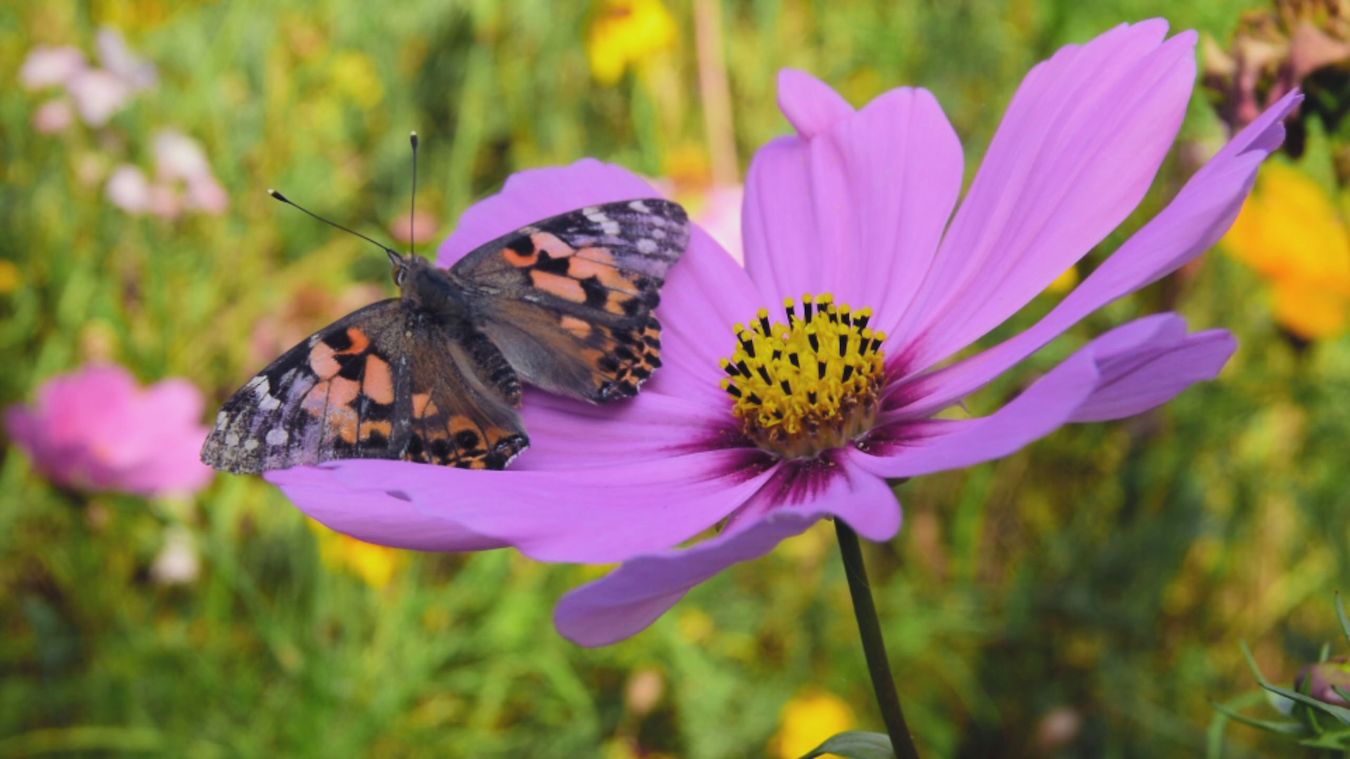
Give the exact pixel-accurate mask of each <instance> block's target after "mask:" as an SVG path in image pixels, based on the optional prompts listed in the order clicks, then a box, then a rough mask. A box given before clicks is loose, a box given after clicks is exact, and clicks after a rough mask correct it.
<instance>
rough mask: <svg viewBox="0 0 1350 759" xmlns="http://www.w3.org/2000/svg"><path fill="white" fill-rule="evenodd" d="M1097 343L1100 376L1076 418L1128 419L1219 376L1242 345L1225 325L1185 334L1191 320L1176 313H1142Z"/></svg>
mask: <svg viewBox="0 0 1350 759" xmlns="http://www.w3.org/2000/svg"><path fill="white" fill-rule="evenodd" d="M1093 343H1094V344H1095V350H1096V352H1097V368H1098V371H1099V372H1101V379H1100V380H1099V381H1098V383H1097V388H1096V390H1094V391H1093V393H1092V395H1091V396H1089V397H1088V399H1087V400H1086V401H1084V403H1083V405H1081V406H1079V407H1078V410H1077V411H1075V412H1074V413H1073V416H1072V417H1071V418H1070V421H1073V422H1101V421H1107V420H1110V419H1123V418H1125V417H1127V416H1134V415H1135V414H1139V413H1142V412H1144V411H1148V410H1149V409H1151V408H1155V407H1157V406H1161V405H1162V404H1164V403H1166V402H1167V401H1170V400H1172V398H1174V397H1176V396H1177V395H1179V394H1180V393H1181V391H1183V390H1185V389H1186V388H1188V387H1190V386H1191V385H1193V384H1195V383H1197V382H1203V381H1206V380H1211V379H1214V378H1215V377H1217V376H1218V374H1219V370H1221V369H1223V365H1224V364H1225V363H1227V362H1228V359H1229V358H1230V357H1231V356H1232V355H1233V351H1234V350H1236V349H1237V340H1236V339H1234V338H1233V335H1232V333H1230V332H1228V331H1226V330H1221V329H1215V330H1209V331H1206V332H1199V333H1196V334H1194V335H1188V334H1186V322H1185V320H1183V319H1182V318H1181V317H1179V316H1177V315H1176V314H1155V315H1153V316H1149V317H1145V318H1143V319H1138V320H1136V321H1133V322H1130V323H1129V324H1125V325H1123V326H1120V327H1117V328H1115V329H1113V330H1111V331H1110V332H1107V333H1106V334H1104V335H1102V336H1101V337H1099V338H1097V339H1096V340H1094V341H1093Z"/></svg>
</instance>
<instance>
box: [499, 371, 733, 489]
mask: <svg viewBox="0 0 1350 759" xmlns="http://www.w3.org/2000/svg"><path fill="white" fill-rule="evenodd" d="M664 372H665V369H664V368H663V369H662V370H661V372H658V374H657V376H661V375H662V373H664ZM718 400H719V401H721V402H719V403H718V404H716V405H710V404H708V403H705V402H696V401H690V400H687V399H685V398H681V397H679V396H673V395H666V394H664V393H661V392H659V391H658V390H656V389H653V388H652V387H650V383H649V386H644V387H643V389H642V392H641V393H639V394H638V395H637V397H636V398H633V399H631V400H626V401H619V402H617V403H609V404H605V405H603V406H596V405H592V404H588V403H582V402H580V401H575V400H571V399H568V398H562V397H560V396H556V395H550V394H549V393H545V392H542V391H537V390H527V391H526V393H525V401H524V403H523V404H522V417H523V419H524V422H525V429H527V430H529V434H530V447H529V449H527V450H526V451H525V453H523V454H521V456H520V458H519V459H518V460H517V461H516V462H515V463H514V464H512V467H511V468H512V469H515V470H522V469H541V470H543V469H552V470H561V471H566V470H570V469H576V468H582V467H609V466H611V465H612V464H613V462H614V461H617V460H623V461H642V460H647V459H656V458H662V457H666V456H673V455H677V454H680V453H686V452H688V451H689V450H690V448H691V446H693V445H696V444H697V441H700V440H707V441H711V440H716V439H718V438H725V437H727V436H728V429H729V428H731V427H732V426H733V424H734V423H733V420H732V416H731V410H730V408H729V407H728V406H729V404H728V403H727V402H726V401H725V398H722V399H718ZM583 428H584V430H585V434H580V435H579V434H578V431H579V430H582V429H583Z"/></svg>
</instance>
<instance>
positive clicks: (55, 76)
mask: <svg viewBox="0 0 1350 759" xmlns="http://www.w3.org/2000/svg"><path fill="white" fill-rule="evenodd" d="M86 66H87V64H86V63H85V60H84V53H82V52H80V51H79V49H78V48H74V47H70V46H63V47H48V46H46V45H38V46H37V47H35V48H33V49H32V50H31V51H29V53H28V57H27V58H25V59H24V61H23V67H22V68H20V69H19V82H20V83H21V84H23V86H24V87H26V88H28V89H30V90H40V89H42V88H43V87H55V86H59V85H64V84H66V83H68V82H69V81H70V80H71V78H72V77H74V76H75V75H76V74H78V73H80V72H81V71H84V70H85V68H86Z"/></svg>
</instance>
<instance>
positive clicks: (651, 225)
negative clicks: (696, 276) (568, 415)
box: [450, 199, 689, 403]
mask: <svg viewBox="0 0 1350 759" xmlns="http://www.w3.org/2000/svg"><path fill="white" fill-rule="evenodd" d="M688 242H689V222H688V218H687V216H686V215H685V212H684V209H683V208H681V207H680V206H679V205H677V204H675V203H671V202H669V201H666V200H658V199H644V200H633V201H623V202H619V203H608V204H605V205H599V206H591V207H587V208H583V209H580V210H577V211H573V212H570V213H566V214H562V215H560V216H555V217H552V218H549V219H546V220H544V221H540V222H537V223H535V224H531V225H530V226H527V227H524V228H522V229H520V230H517V231H516V232H513V233H512V234H510V235H506V236H504V237H501V238H498V239H497V240H494V241H492V242H490V243H488V244H486V245H484V246H482V247H480V248H477V249H476V250H474V251H472V252H470V253H469V254H468V255H467V256H465V257H464V259H463V260H461V261H460V262H459V263H457V264H455V266H454V267H452V268H451V270H450V271H451V274H452V275H453V276H454V277H455V278H456V279H457V280H458V281H459V282H460V283H461V284H462V285H463V287H464V289H465V290H466V292H468V293H470V295H471V296H474V297H475V299H474V307H475V312H476V316H477V319H478V322H479V326H480V328H481V329H482V330H483V332H484V333H485V334H486V335H487V336H488V337H489V338H491V339H492V341H493V342H494V343H495V344H496V345H497V347H498V348H500V349H501V351H502V353H503V354H504V355H505V356H506V358H507V360H508V361H509V362H510V363H511V365H512V366H514V367H515V368H516V370H517V371H518V372H520V375H521V378H522V379H524V380H525V381H527V382H529V383H531V384H533V385H536V386H539V387H541V388H543V389H545V390H549V391H552V392H555V393H560V394H563V395H568V396H571V397H574V398H580V399H583V400H587V401H591V402H593V403H594V402H605V401H610V400H616V399H619V398H627V397H629V396H632V395H634V394H636V393H637V391H638V387H639V386H640V385H641V384H642V382H643V381H645V380H646V379H647V377H649V376H650V375H651V373H652V372H653V371H654V370H655V369H656V368H657V367H659V366H660V365H661V359H660V353H661V326H660V324H659V323H658V322H657V321H656V319H655V318H654V317H653V316H652V309H654V308H655V307H656V305H657V303H658V302H659V300H660V295H659V290H660V287H661V285H662V284H663V283H664V281H665V276H666V272H667V271H668V270H669V268H670V266H671V265H672V264H674V263H675V261H676V260H678V259H679V257H680V255H681V254H682V253H683V252H684V250H685V248H686V246H687V245H688Z"/></svg>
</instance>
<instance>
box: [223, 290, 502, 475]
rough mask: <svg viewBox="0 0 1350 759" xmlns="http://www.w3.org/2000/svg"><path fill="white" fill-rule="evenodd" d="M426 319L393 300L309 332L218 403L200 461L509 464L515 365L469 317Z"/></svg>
mask: <svg viewBox="0 0 1350 759" xmlns="http://www.w3.org/2000/svg"><path fill="white" fill-rule="evenodd" d="M427 322H428V319H427V316H426V314H423V313H420V312H418V311H416V310H415V309H412V308H410V307H409V306H408V305H407V304H406V303H405V302H403V301H401V300H398V299H392V300H386V301H381V302H379V303H375V304H372V305H370V306H367V307H366V308H363V309H361V310H359V311H356V312H354V313H352V314H350V315H348V316H346V317H344V318H343V319H340V320H339V321H337V322H335V323H334V324H332V325H330V326H328V327H326V328H324V329H323V330H320V331H319V332H317V333H315V334H314V335H312V336H310V337H309V338H308V339H307V340H305V341H304V342H302V343H300V344H299V345H297V346H295V347H294V348H292V349H291V350H289V351H287V352H286V353H284V354H283V355H282V356H281V357H280V358H278V359H277V360H276V361H274V362H272V364H271V365H269V366H268V367H267V368H266V369H263V370H262V372H260V373H259V374H258V375H257V376H255V377H254V378H253V379H252V380H250V381H249V382H248V384H246V385H245V386H244V387H243V388H242V389H240V390H239V392H237V393H235V395H234V396H233V397H231V398H230V399H229V400H228V401H226V402H225V405H224V407H223V408H222V409H221V411H220V413H219V414H218V415H217V417H216V425H215V428H214V429H213V430H212V432H211V434H210V436H209V437H208V438H207V440H206V443H205V445H204V446H203V447H202V461H204V462H205V463H207V464H209V465H211V466H213V467H215V468H217V469H223V470H225V471H230V472H241V473H256V472H261V471H265V470H269V469H281V468H285V467H291V466H297V465H301V464H318V463H321V462H324V461H329V460H333V459H345V458H390V459H402V458H407V459H409V460H413V461H431V462H434V463H442V464H452V465H455V466H462V467H473V468H483V467H492V466H495V467H498V468H500V467H502V466H505V465H506V463H507V462H509V460H510V458H511V457H513V456H514V455H515V454H516V453H518V452H519V451H520V450H522V449H523V448H524V447H525V445H526V444H527V440H526V439H525V436H524V434H523V430H522V427H521V424H520V420H519V417H518V415H517V414H516V411H515V409H514V408H513V405H514V404H515V403H516V402H518V400H519V395H520V389H519V384H518V382H517V380H516V378H515V375H514V373H512V372H511V371H510V367H509V366H506V363H505V359H503V358H502V357H501V355H500V353H498V352H496V351H495V349H493V348H492V345H491V344H490V343H488V342H487V341H486V339H485V338H483V337H482V335H481V334H478V333H476V332H475V331H474V330H472V328H471V327H469V326H468V325H460V326H462V329H459V330H455V329H448V328H447V327H446V326H445V325H441V324H428V323H427ZM503 367H504V368H505V373H503ZM484 374H486V376H488V377H489V379H488V380H486V381H485V380H479V379H476V378H477V377H479V376H481V375H484ZM470 433H471V435H472V440H471V439H470Z"/></svg>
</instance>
